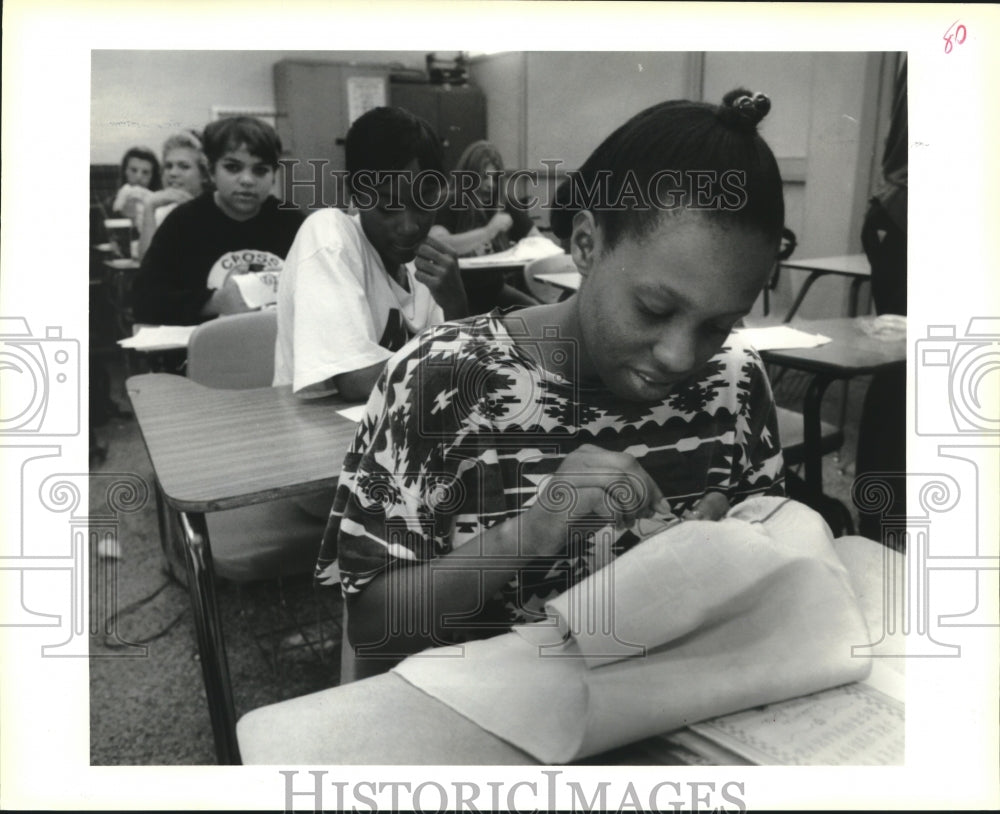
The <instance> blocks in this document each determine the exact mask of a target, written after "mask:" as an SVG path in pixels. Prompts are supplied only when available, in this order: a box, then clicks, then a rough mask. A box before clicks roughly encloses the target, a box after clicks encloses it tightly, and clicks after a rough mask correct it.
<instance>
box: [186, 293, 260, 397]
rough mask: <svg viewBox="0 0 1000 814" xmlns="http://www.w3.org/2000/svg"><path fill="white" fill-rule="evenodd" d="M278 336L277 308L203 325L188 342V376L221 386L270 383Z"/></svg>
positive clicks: (210, 385)
mask: <svg viewBox="0 0 1000 814" xmlns="http://www.w3.org/2000/svg"><path fill="white" fill-rule="evenodd" d="M277 336H278V313H277V311H276V310H275V309H274V308H268V309H265V310H263V311H251V312H250V313H247V314H232V315H231V316H223V317H219V318H218V319H213V320H212V321H211V322H206V323H204V324H203V325H199V326H198V327H197V328H196V329H195V330H194V333H192V334H191V339H190V341H189V342H188V370H187V375H188V378H189V379H192V380H194V381H196V382H198V384H203V385H206V386H207V387H216V388H219V389H221V390H246V389H249V388H252V387H270V386H271V382H272V381H273V379H274V343H275V341H276V339H277Z"/></svg>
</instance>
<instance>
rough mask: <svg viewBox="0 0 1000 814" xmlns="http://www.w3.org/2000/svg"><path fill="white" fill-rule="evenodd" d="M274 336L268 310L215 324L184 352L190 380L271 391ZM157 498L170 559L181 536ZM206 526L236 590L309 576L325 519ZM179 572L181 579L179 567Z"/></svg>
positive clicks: (241, 515) (239, 518) (301, 513)
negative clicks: (255, 583)
mask: <svg viewBox="0 0 1000 814" xmlns="http://www.w3.org/2000/svg"><path fill="white" fill-rule="evenodd" d="M277 330H278V323H277V314H276V312H275V311H274V310H273V309H269V310H264V311H255V312H251V313H247V314H237V315H233V316H226V317H219V318H218V319H215V320H212V321H211V322H206V323H205V324H203V325H200V326H199V327H198V328H197V329H196V330H195V331H194V333H193V334H192V335H191V339H190V342H189V344H188V377H189V378H191V379H193V380H194V381H196V382H198V383H199V384H203V385H205V386H207V387H217V388H222V389H228V390H241V389H247V388H253V387H270V385H271V382H272V379H273V375H274V343H275V338H276V337H277ZM247 431H248V432H253V431H255V429H254V428H249V427H248V428H247ZM157 498H158V500H157V503H158V506H157V508H158V509H159V510H160V523H161V540H163V541H165V542H164V544H165V545H166V544H168V543H167V541H169V544H170V545H172V546H173V547H174V549H175V551H176V550H177V548H178V547H179V540H180V535H179V534H178V533H176V530H175V529H174V528H170V527H169V524H170V523H171V521H172V518H173V515H172V513H170V516H169V517H168V513H167V512H166V510H165V506H164V505H163V504H164V501H163V499H162V497H161V496H160V495H159V490H157ZM332 499H333V498H332V495H331V496H330V500H331V502H332ZM174 522H175V521H174ZM206 522H207V524H208V531H209V539H210V540H211V541H212V542H211V546H212V550H211V557H212V565H213V568H214V572H215V574H216V576H218V577H221V578H223V579H226V580H230V581H232V582H235V583H238V584H242V583H249V582H254V581H261V580H279V581H280V580H281V579H282V578H283V577H289V576H294V575H299V574H308V573H310V572H311V571H312V569H313V567H314V566H315V564H316V555H317V553H318V551H319V543H320V540H321V539H322V536H323V530H324V528H325V526H326V518H325V517H317V516H315V515H313V514H310V513H309V512H307V511H306V510H305V509H303V508H302V506H301V505H300V503H298V502H296V501H295V500H293V499H280V500H273V501H270V502H268V503H261V504H256V505H253V506H246V507H242V508H238V509H229V510H226V511H219V512H211V513H210V514H208V515H207V516H206ZM164 531H166V533H164ZM164 553H165V554H166V556H167V563H168V568H169V570H170V571H171V573H172V574H173V575H174V576H175V577H177V576H180V575H179V574H178V573H177V572H178V568H177V566H176V565H175V562H176V560H177V557H178V553H174V552H164ZM180 555H181V556H183V553H182V552H180ZM179 570H180V574H183V575H184V576H185V577H186V573H185V571H184V570H183V567H181V568H180V569H179ZM300 632H301V631H300ZM219 636H220V637H221V631H219ZM220 640H221V638H220ZM307 644H308V640H307ZM321 644H322V643H321Z"/></svg>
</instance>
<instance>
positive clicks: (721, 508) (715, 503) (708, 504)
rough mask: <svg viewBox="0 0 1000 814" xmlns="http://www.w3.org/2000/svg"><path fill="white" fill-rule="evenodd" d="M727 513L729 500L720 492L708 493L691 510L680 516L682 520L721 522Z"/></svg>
mask: <svg viewBox="0 0 1000 814" xmlns="http://www.w3.org/2000/svg"><path fill="white" fill-rule="evenodd" d="M728 511H729V500H728V499H727V498H726V496H725V495H724V494H722V493H721V492H709V493H708V494H707V495H705V496H704V497H703V498H702V499H701V500H699V501H698V502H697V503H696V504H695V506H694V508H693V509H688V510H687V511H686V512H684V514H683V515H682V517H683V519H684V520H721V519H722V518H723V517H725V516H726V512H728Z"/></svg>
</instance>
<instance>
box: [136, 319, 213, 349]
mask: <svg viewBox="0 0 1000 814" xmlns="http://www.w3.org/2000/svg"><path fill="white" fill-rule="evenodd" d="M197 327H198V326H197V325H143V326H142V327H141V328H139V330H138V331H136V333H135V335H134V336H130V337H128V338H127V339H119V340H118V344H119V345H121V346H122V347H123V348H131V349H133V350H141V351H154V350H175V349H177V348H186V347H187V346H188V341H189V340H190V339H191V334H192V333H194V329H195V328H197Z"/></svg>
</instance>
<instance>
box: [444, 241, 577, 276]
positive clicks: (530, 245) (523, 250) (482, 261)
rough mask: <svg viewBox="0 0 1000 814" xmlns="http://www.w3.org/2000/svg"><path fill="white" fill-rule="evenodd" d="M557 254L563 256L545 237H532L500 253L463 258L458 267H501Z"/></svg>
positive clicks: (561, 251) (558, 248)
mask: <svg viewBox="0 0 1000 814" xmlns="http://www.w3.org/2000/svg"><path fill="white" fill-rule="evenodd" d="M557 254H563V250H562V249H561V248H560V247H559V246H557V245H556V244H555V243H553V242H552V241H551V240H549V239H548V238H547V237H538V236H532V237H525V238H521V239H520V240H519V241H518V242H517V243H516V244H515V245H514V246H511V247H510V248H509V249H507V250H505V251H502V252H496V253H495V254H484V255H482V256H480V257H463V258H461V259H460V260H459V266H461V267H462V268H464V269H472V268H487V267H489V266H502V265H504V264H505V263H527V262H529V261H531V260H540V259H541V258H543V257H553V256H555V255H557Z"/></svg>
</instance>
